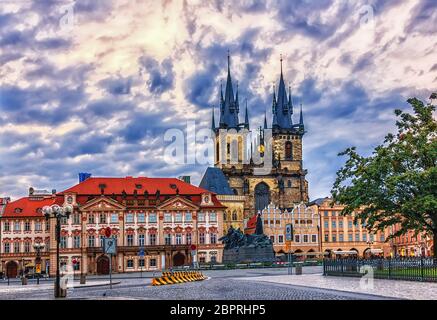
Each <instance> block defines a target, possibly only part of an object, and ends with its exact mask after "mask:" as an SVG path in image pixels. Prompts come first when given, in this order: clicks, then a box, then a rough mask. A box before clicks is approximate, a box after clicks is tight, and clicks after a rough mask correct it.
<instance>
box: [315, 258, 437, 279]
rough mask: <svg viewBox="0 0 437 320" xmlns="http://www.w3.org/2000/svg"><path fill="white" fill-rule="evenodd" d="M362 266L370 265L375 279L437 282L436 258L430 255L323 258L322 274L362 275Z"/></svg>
mask: <svg viewBox="0 0 437 320" xmlns="http://www.w3.org/2000/svg"><path fill="white" fill-rule="evenodd" d="M364 267H367V269H368V268H369V267H370V268H371V269H372V270H373V277H374V278H376V279H393V280H410V281H426V282H437V259H434V258H432V257H406V258H388V259H386V258H373V259H356V258H339V259H324V260H323V275H325V276H343V277H362V276H363V275H364V272H365V271H364V269H365V268H364Z"/></svg>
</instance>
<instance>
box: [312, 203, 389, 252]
mask: <svg viewBox="0 0 437 320" xmlns="http://www.w3.org/2000/svg"><path fill="white" fill-rule="evenodd" d="M315 203H316V204H317V208H318V212H319V216H320V230H321V231H320V236H321V244H322V246H321V249H322V251H324V252H325V253H326V254H331V255H334V256H335V252H337V253H339V252H341V251H346V252H350V251H356V252H357V254H358V256H360V257H362V256H366V255H382V256H386V257H387V256H391V255H392V249H391V243H390V242H386V239H387V237H388V236H389V235H390V234H391V233H390V232H391V230H389V229H387V230H384V231H378V232H377V233H376V234H372V233H369V232H368V230H367V229H366V228H365V226H366V225H365V223H364V222H362V221H357V223H354V218H355V214H353V215H352V216H347V217H344V216H341V215H340V212H341V211H342V210H343V206H341V205H338V204H334V205H333V206H331V204H332V200H331V199H330V198H324V199H319V200H316V201H315ZM333 253H334V254H333Z"/></svg>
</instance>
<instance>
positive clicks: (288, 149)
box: [285, 141, 293, 160]
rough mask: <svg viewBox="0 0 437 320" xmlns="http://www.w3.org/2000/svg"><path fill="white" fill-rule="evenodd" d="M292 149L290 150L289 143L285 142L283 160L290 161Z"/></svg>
mask: <svg viewBox="0 0 437 320" xmlns="http://www.w3.org/2000/svg"><path fill="white" fill-rule="evenodd" d="M292 156H293V155H292V149H291V142H290V141H287V142H286V143H285V159H286V160H291V159H292Z"/></svg>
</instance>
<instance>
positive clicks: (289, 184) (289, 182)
mask: <svg viewBox="0 0 437 320" xmlns="http://www.w3.org/2000/svg"><path fill="white" fill-rule="evenodd" d="M287 184H288V187H289V188H291V180H288V182H287Z"/></svg>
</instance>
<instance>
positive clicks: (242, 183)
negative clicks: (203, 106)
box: [204, 55, 308, 212]
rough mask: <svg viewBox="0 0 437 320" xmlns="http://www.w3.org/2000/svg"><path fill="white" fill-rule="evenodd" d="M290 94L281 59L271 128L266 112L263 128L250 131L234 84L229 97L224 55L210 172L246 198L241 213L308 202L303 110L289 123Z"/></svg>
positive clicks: (246, 112) (229, 91)
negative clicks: (219, 174)
mask: <svg viewBox="0 0 437 320" xmlns="http://www.w3.org/2000/svg"><path fill="white" fill-rule="evenodd" d="M290 91H291V90H290V88H289V95H288V97H287V92H286V88H285V83H284V77H283V74H282V57H281V76H280V80H279V88H278V92H277V96H276V90H275V89H274V90H273V102H272V117H271V118H272V122H271V126H268V124H267V116H266V114H265V115H264V126H263V127H259V129H258V130H250V127H249V115H248V110H247V103H246V105H245V114H244V121H243V122H240V119H239V112H240V101H239V97H238V86H237V88H236V93H235V95H234V88H233V84H232V79H231V71H230V61H229V55H228V75H227V80H226V88H225V94H224V96H223V89H222V87H221V86H220V118H219V123H218V125H217V124H216V123H215V117H214V110H213V114H212V125H211V129H212V131H213V136H214V143H215V148H214V150H215V152H214V153H215V154H214V165H215V168H216V169H215V170H220V171H222V172H223V174H224V176H225V177H226V180H227V183H228V185H229V187H230V190H231V191H232V193H233V194H235V195H240V196H245V211H246V212H258V211H259V210H262V209H264V208H265V207H266V206H267V205H268V204H269V203H273V204H274V205H276V206H277V207H279V208H282V209H285V208H292V207H293V206H294V204H296V203H300V202H307V201H308V183H307V181H306V180H305V175H306V174H307V171H306V170H304V169H303V164H302V137H303V135H304V133H305V130H304V123H303V116H302V107H301V108H300V117H299V122H298V123H296V124H294V123H293V103H292V100H291V92H290ZM204 178H206V177H204ZM210 184H211V181H210ZM212 184H214V183H212ZM212 191H213V190H212ZM217 191H218V190H217ZM217 193H220V192H217Z"/></svg>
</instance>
